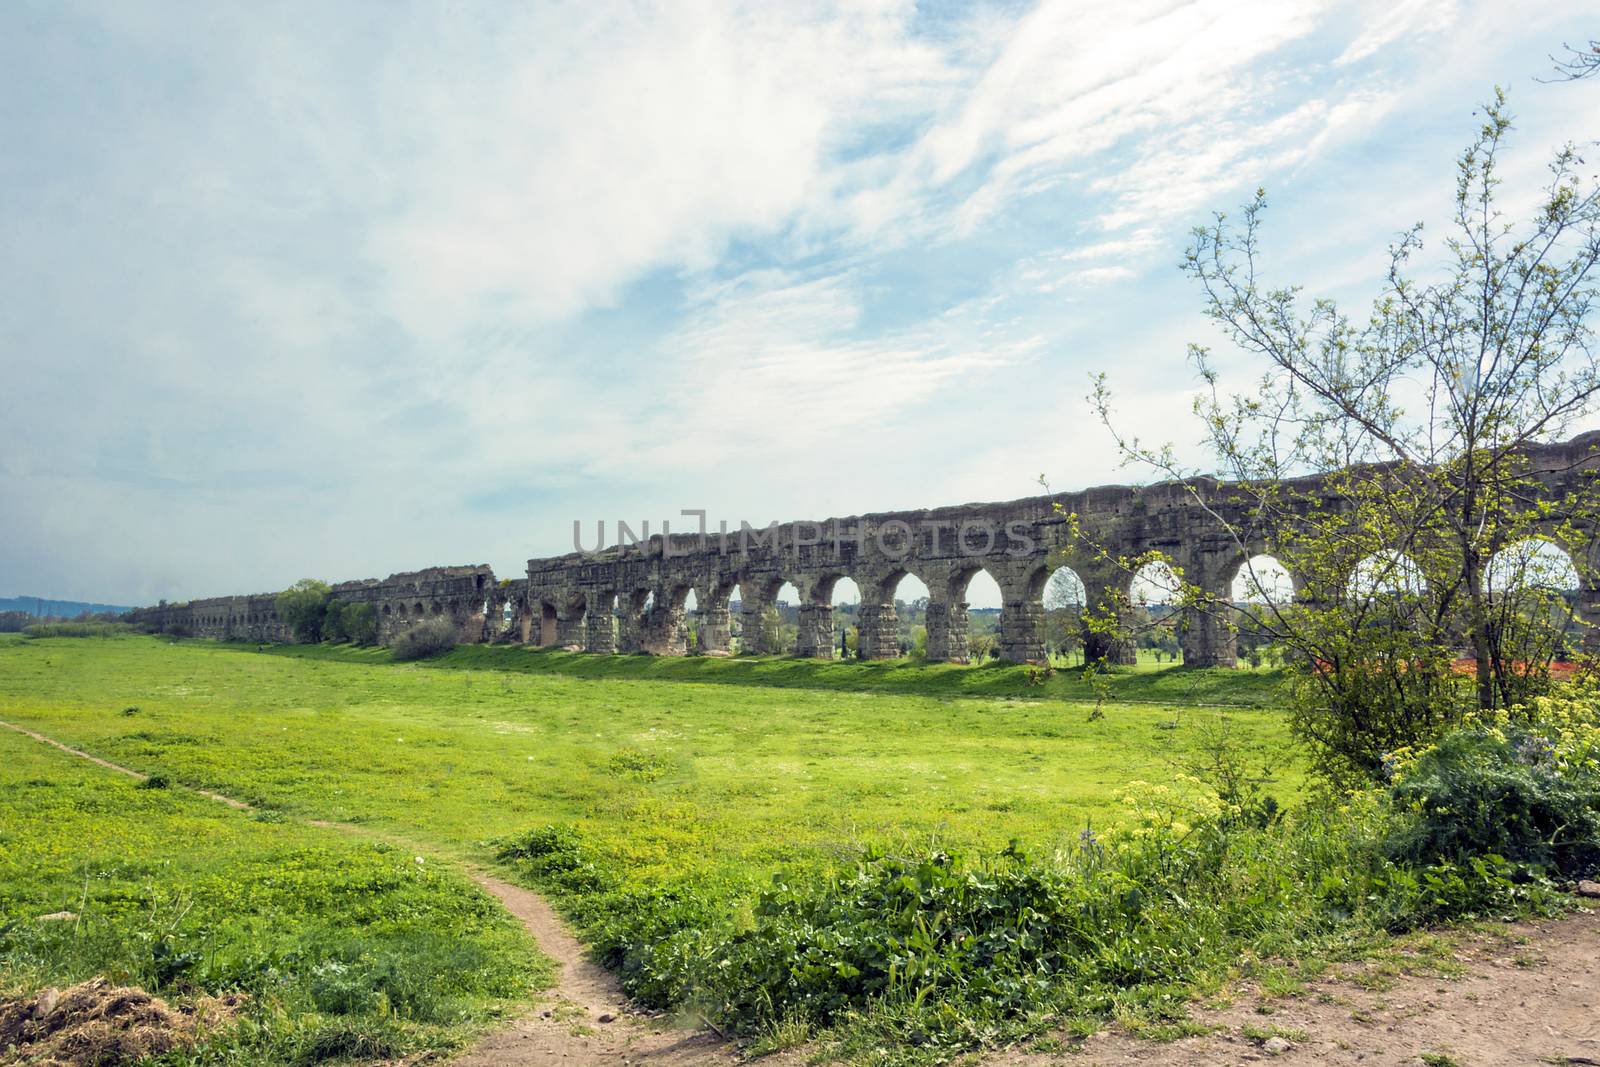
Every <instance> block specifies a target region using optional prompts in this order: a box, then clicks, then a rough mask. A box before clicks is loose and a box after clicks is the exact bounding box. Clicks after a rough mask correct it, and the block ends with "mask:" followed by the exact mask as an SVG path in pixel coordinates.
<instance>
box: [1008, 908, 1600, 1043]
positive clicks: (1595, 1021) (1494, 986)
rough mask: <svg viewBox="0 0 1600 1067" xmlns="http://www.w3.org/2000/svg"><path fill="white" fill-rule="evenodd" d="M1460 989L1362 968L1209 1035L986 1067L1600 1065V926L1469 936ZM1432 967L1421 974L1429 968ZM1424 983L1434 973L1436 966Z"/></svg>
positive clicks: (1240, 993) (1553, 924) (1113, 1036)
mask: <svg viewBox="0 0 1600 1067" xmlns="http://www.w3.org/2000/svg"><path fill="white" fill-rule="evenodd" d="M1453 956H1454V960H1455V961H1456V962H1457V963H1459V964H1460V965H1461V968H1462V970H1461V973H1460V974H1458V975H1456V976H1454V977H1448V978H1447V977H1439V976H1437V975H1430V974H1426V973H1418V974H1409V975H1408V974H1405V973H1393V972H1394V971H1395V967H1394V966H1393V964H1392V963H1391V964H1390V965H1388V966H1382V965H1380V966H1370V965H1369V966H1350V967H1346V968H1344V969H1343V970H1342V971H1341V972H1340V973H1338V974H1329V975H1326V976H1324V977H1323V978H1319V979H1317V980H1315V981H1311V982H1307V983H1305V984H1304V986H1303V987H1302V988H1300V989H1298V990H1295V991H1294V992H1293V993H1291V994H1289V995H1277V996H1273V995H1268V994H1265V993H1264V992H1263V991H1262V990H1260V989H1258V988H1256V987H1254V986H1245V987H1242V988H1240V989H1237V990H1235V991H1234V995H1233V998H1232V1003H1231V1004H1228V1005H1227V1006H1226V1007H1223V1006H1217V1007H1214V1008H1211V1009H1199V1010H1196V1011H1195V1012H1194V1013H1193V1014H1192V1016H1191V1020H1192V1022H1194V1023H1195V1024H1197V1025H1198V1026H1201V1027H1206V1028H1209V1029H1210V1032H1209V1033H1205V1034H1200V1035H1196V1036H1193V1037H1184V1038H1180V1039H1179V1040H1177V1041H1172V1042H1157V1041H1151V1040H1148V1039H1142V1038H1138V1037H1134V1036H1132V1035H1130V1034H1126V1033H1122V1032H1119V1031H1117V1030H1114V1029H1113V1030H1108V1031H1105V1032H1102V1033H1100V1034H1096V1035H1094V1036H1093V1037H1090V1038H1088V1039H1087V1040H1081V1041H1075V1040H1071V1039H1069V1038H1067V1037H1066V1035H1059V1034H1058V1035H1053V1036H1052V1037H1050V1038H1046V1039H1045V1040H1044V1042H1043V1043H1042V1044H1043V1046H1044V1050H1043V1051H1040V1050H1033V1051H1026V1050H1014V1051H1011V1052H1007V1053H997V1054H995V1055H993V1056H990V1057H986V1058H985V1059H984V1060H983V1061H982V1062H983V1064H984V1067H1046V1065H1057V1067H1061V1065H1065V1064H1071V1065H1074V1067H1076V1065H1080V1064H1081V1065H1083V1067H1088V1065H1090V1064H1093V1065H1096V1067H1112V1065H1118V1067H1121V1065H1126V1064H1145V1065H1149V1067H1177V1065H1180V1064H1182V1065H1185V1067H1187V1065H1191V1064H1192V1065H1194V1067H1224V1065H1226V1067H1233V1065H1235V1064H1240V1063H1251V1062H1258V1061H1259V1062H1266V1061H1272V1062H1274V1063H1282V1064H1286V1065H1290V1064H1305V1065H1311V1064H1319V1065H1320V1064H1327V1065H1330V1067H1354V1065H1356V1064H1360V1065H1361V1067H1400V1065H1405V1067H1423V1065H1424V1064H1438V1065H1445V1064H1458V1065H1460V1067H1513V1065H1517V1067H1522V1065H1526V1064H1539V1063H1555V1064H1563V1063H1564V1064H1600V914H1595V913H1593V912H1580V913H1578V914H1576V915H1572V916H1569V917H1567V918H1563V919H1557V920H1552V921H1549V922H1538V923H1518V924H1515V925H1510V926H1505V927H1499V928H1492V929H1488V930H1486V931H1485V932H1481V933H1477V934H1462V935H1459V943H1458V945H1457V948H1456V950H1455V952H1454V953H1453ZM1419 962H1420V961H1419ZM1421 969H1422V970H1424V971H1425V970H1427V969H1429V968H1427V967H1423V968H1421Z"/></svg>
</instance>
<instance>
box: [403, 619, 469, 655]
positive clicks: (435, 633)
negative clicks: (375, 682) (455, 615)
mask: <svg viewBox="0 0 1600 1067" xmlns="http://www.w3.org/2000/svg"><path fill="white" fill-rule="evenodd" d="M455 647H456V626H455V623H453V622H451V621H450V620H449V619H429V620H427V621H426V622H421V623H418V624H417V625H415V626H413V627H412V628H411V629H409V630H407V631H406V632H405V633H403V634H401V635H400V636H399V637H398V638H397V639H396V640H395V643H394V648H393V649H391V652H392V654H393V656H394V659H395V660H396V662H399V663H407V662H410V661H411V660H418V659H427V658H428V657H429V656H437V655H439V653H441V652H448V651H450V649H452V648H455Z"/></svg>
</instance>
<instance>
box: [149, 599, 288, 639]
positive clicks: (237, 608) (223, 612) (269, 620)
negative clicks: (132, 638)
mask: <svg viewBox="0 0 1600 1067" xmlns="http://www.w3.org/2000/svg"><path fill="white" fill-rule="evenodd" d="M123 618H124V619H125V620H126V621H128V622H130V623H133V624H134V625H137V626H146V627H149V628H150V629H152V630H157V631H160V632H162V633H183V634H189V635H192V636H194V637H209V638H212V639H215V640H219V641H293V640H294V635H293V634H292V633H290V632H289V627H288V626H287V625H285V624H284V623H283V622H281V621H280V620H279V619H278V598H277V594H276V593H256V594H252V595H250V596H222V597H210V598H208V599H205V600H191V601H189V602H188V603H186V604H167V603H162V604H159V605H157V606H156V607H153V608H136V609H134V610H133V611H130V612H128V613H126V614H125V615H124V616H123Z"/></svg>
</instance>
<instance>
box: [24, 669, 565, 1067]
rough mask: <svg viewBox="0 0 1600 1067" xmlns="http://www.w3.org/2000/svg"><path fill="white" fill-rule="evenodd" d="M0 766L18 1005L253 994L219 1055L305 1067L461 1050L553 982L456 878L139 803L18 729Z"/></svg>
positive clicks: (273, 819) (398, 858) (339, 842)
mask: <svg viewBox="0 0 1600 1067" xmlns="http://www.w3.org/2000/svg"><path fill="white" fill-rule="evenodd" d="M8 651H10V649H8ZM0 765H3V766H4V767H5V772H4V775H3V777H4V779H5V789H4V790H3V791H0V987H3V989H4V990H6V991H14V992H19V993H28V992H31V991H32V990H35V989H37V988H40V987H42V986H45V985H56V986H60V985H65V984H68V983H75V982H78V981H83V980H86V979H88V978H91V977H94V976H97V975H103V976H106V977H108V978H110V979H111V980H112V981H113V982H116V983H118V984H132V985H137V986H141V987H144V988H147V989H151V990H156V991H160V992H162V993H164V994H165V995H168V996H177V997H179V998H182V997H184V996H186V995H187V994H189V993H192V992H201V991H215V992H223V991H227V992H233V991H243V992H245V993H246V994H247V996H248V1000H247V1001H246V1002H245V1012H244V1016H243V1019H242V1025H240V1026H238V1027H236V1028H231V1029H230V1031H229V1033H228V1034H227V1035H226V1039H225V1040H224V1041H222V1042H221V1043H220V1044H216V1045H214V1046H213V1047H211V1048H210V1049H209V1050H208V1051H207V1053H206V1054H207V1056H209V1057H211V1058H213V1059H217V1060H226V1059H228V1058H233V1059H234V1060H235V1061H236V1062H263V1063H306V1062H318V1061H322V1060H329V1059H342V1058H347V1057H352V1056H354V1057H367V1058H371V1057H375V1056H392V1055H397V1054H400V1053H402V1052H404V1051H406V1050H408V1049H411V1048H416V1047H439V1046H442V1047H450V1046H452V1045H457V1044H460V1043H461V1042H463V1041H464V1040H466V1039H467V1038H469V1037H470V1036H471V1035H472V1034H473V1033H474V1032H476V1031H477V1030H478V1029H480V1028H481V1027H482V1026H484V1025H488V1024H489V1023H490V1022H492V1021H493V1020H494V1019H496V1018H499V1017H501V1016H502V1015H503V1014H504V1013H505V1012H506V1011H508V1010H512V1009H514V1008H515V1007H517V1006H519V1005H520V1004H522V1003H525V1002H526V1001H527V1000H528V999H529V997H530V996H531V995H532V994H533V993H535V992H536V991H537V990H539V989H541V988H543V987H544V986H546V985H548V984H549V982H550V981H551V979H552V977H553V975H552V972H551V969H550V966H549V964H548V961H546V960H544V959H543V958H541V957H540V956H539V955H538V953H537V952H536V951H535V950H534V948H533V946H531V945H530V944H529V943H528V941H527V938H526V936H525V935H524V934H523V932H522V930H521V928H520V927H519V926H518V925H517V924H516V923H515V922H514V921H513V920H511V918H510V917H509V916H507V915H506V914H505V913H504V911H503V910H502V909H501V908H500V906H499V904H498V902H496V901H495V900H493V899H492V898H490V897H488V896H487V895H486V894H484V893H482V892H481V891H479V890H478V889H477V887H476V886H474V885H473V884H472V883H471V882H470V881H468V880H467V879H466V878H465V877H464V876H463V875H462V874H461V873H460V872H459V871H456V870H454V869H452V868H450V867H449V866H448V865H441V864H438V863H430V862H429V861H428V860H427V859H426V858H425V859H423V860H422V861H421V862H418V860H417V857H416V856H415V855H414V854H413V853H411V852H410V851H407V850H402V849H399V848H395V847H392V846H389V845H385V844H381V843H374V842H372V841H367V840H361V839H358V838H355V837H352V836H350V835H348V834H345V833H341V832H339V831H336V830H328V829H318V828H315V827H308V826H304V825H302V824H300V823H297V822H295V821H293V820H289V819H285V818H283V817H281V816H276V815H274V814H271V813H250V812H243V811H239V810H236V809H233V808H229V807H226V806H224V805H222V804H219V803H217V802H215V801H212V800H207V799H204V798H201V797H198V796H196V795H194V794H193V793H190V792H188V791H186V790H181V789H173V788H170V787H169V788H151V787H150V784H148V783H147V784H144V785H141V784H140V783H138V782H137V781H136V780H134V779H132V778H129V777H128V776H126V775H123V774H119V773H117V772H115V771H110V770H106V769H105V768H102V767H98V766H95V765H93V764H91V763H88V762H87V761H85V760H82V759H79V758H77V757H75V756H71V755H68V754H66V753H63V752H60V751H58V750H56V749H53V748H50V747H47V746H45V745H42V744H40V743H39V742H37V741H35V740H33V739H31V738H28V737H24V736H23V735H21V734H17V733H14V732H12V731H10V730H0ZM155 784H156V785H159V784H160V783H159V782H156V783H155Z"/></svg>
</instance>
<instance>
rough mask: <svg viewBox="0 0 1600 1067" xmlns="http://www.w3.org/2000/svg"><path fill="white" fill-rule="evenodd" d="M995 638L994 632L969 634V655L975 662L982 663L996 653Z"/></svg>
mask: <svg viewBox="0 0 1600 1067" xmlns="http://www.w3.org/2000/svg"><path fill="white" fill-rule="evenodd" d="M994 648H995V639H994V634H992V633H969V634H967V657H968V658H969V659H971V661H972V662H973V663H982V662H983V661H984V660H986V659H988V658H989V657H990V656H992V655H994Z"/></svg>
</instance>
